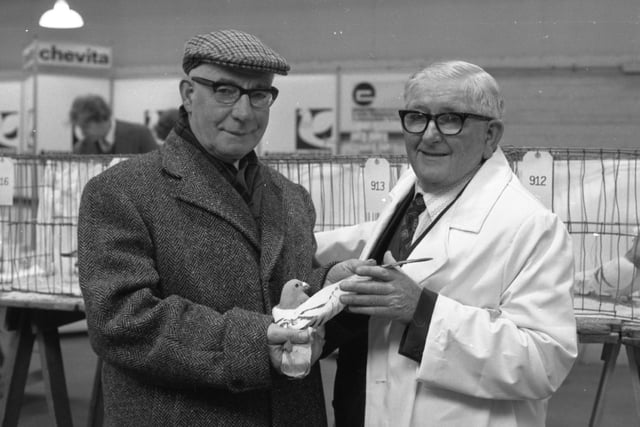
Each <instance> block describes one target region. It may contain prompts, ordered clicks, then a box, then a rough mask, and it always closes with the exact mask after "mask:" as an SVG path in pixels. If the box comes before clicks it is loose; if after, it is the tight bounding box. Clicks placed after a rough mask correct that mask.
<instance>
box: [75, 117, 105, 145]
mask: <svg viewBox="0 0 640 427" xmlns="http://www.w3.org/2000/svg"><path fill="white" fill-rule="evenodd" d="M110 128H111V120H105V121H102V122H96V121H89V122H86V123H83V124H82V125H80V131H81V132H82V136H83V138H85V139H86V140H88V141H97V140H99V139H104V138H105V137H106V136H107V133H109V129H110Z"/></svg>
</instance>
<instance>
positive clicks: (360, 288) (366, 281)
mask: <svg viewBox="0 0 640 427" xmlns="http://www.w3.org/2000/svg"><path fill="white" fill-rule="evenodd" d="M371 268H373V269H376V270H377V271H375V272H374V271H370V273H371V275H370V277H360V278H354V279H348V280H345V281H344V282H342V283H341V284H340V290H342V291H345V292H356V293H360V294H377V295H387V294H389V293H390V292H391V291H392V290H393V288H392V286H391V285H390V284H389V283H388V282H389V281H390V280H391V279H392V276H391V274H389V271H387V270H386V269H384V268H379V267H371ZM378 273H379V275H378ZM373 278H375V279H378V280H382V281H373V280H371V279H373ZM340 301H342V299H340Z"/></svg>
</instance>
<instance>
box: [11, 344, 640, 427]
mask: <svg viewBox="0 0 640 427" xmlns="http://www.w3.org/2000/svg"><path fill="white" fill-rule="evenodd" d="M61 341H62V343H61V346H62V352H63V358H64V359H63V360H64V364H65V374H66V377H67V388H68V392H69V398H70V400H71V411H72V414H73V419H74V425H75V426H85V425H86V424H87V415H88V405H89V398H90V393H91V385H92V381H93V373H94V368H95V363H96V356H95V355H94V354H93V352H92V351H91V349H90V347H89V343H88V339H87V336H86V332H82V331H80V332H78V331H76V332H72V333H67V334H63V335H62V340H61ZM599 347H600V346H599V345H597V344H590V345H588V346H583V351H586V350H589V352H591V353H594V352H595V353H598V352H599ZM619 360H622V359H619ZM39 367H40V360H39V354H38V352H37V347H36V349H35V350H34V355H33V358H32V362H31V367H30V372H31V373H32V377H34V378H36V380H35V381H31V383H30V384H29V385H28V386H27V389H26V393H25V398H24V401H23V404H22V412H21V417H20V424H19V425H20V427H43V426H48V425H52V421H51V418H50V417H49V414H48V412H47V404H46V401H45V398H44V386H43V383H42V381H37V374H38V371H39ZM332 368H333V366H332V362H331V361H330V360H329V361H325V362H323V371H324V372H325V373H326V374H327V377H329V376H330V374H331V372H332V370H333V369H332ZM601 368H602V364H601V363H600V362H599V361H598V360H597V358H595V360H594V358H586V359H585V358H584V357H581V358H580V359H579V360H578V362H577V363H576V364H575V366H574V368H573V370H572V372H571V374H570V375H569V377H568V378H567V379H566V381H565V383H564V384H563V386H562V387H561V388H560V390H559V391H558V392H557V393H556V394H555V395H554V396H553V397H552V399H551V401H550V403H549V413H548V421H547V427H583V426H586V425H588V422H589V416H590V413H591V406H592V404H593V400H594V398H595V392H596V389H597V386H598V381H599V378H600V372H601ZM327 382H328V383H330V379H328V380H327ZM330 388H331V386H329V387H327V389H328V390H327V391H328V392H329V391H330ZM637 425H640V418H638V417H637V416H636V411H635V409H634V403H633V388H632V384H631V381H630V372H629V367H628V366H627V364H626V363H620V362H619V363H618V365H617V366H616V370H615V372H614V374H613V378H612V380H611V382H610V388H609V390H608V392H607V394H606V406H605V411H604V416H603V419H602V427H609V426H614V427H615V426H625V427H627V426H637Z"/></svg>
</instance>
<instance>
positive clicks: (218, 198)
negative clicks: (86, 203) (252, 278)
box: [160, 135, 260, 248]
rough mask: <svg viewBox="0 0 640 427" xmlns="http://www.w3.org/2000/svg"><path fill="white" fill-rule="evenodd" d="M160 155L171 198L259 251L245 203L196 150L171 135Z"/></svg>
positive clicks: (256, 230)
mask: <svg viewBox="0 0 640 427" xmlns="http://www.w3.org/2000/svg"><path fill="white" fill-rule="evenodd" d="M160 155H161V156H162V168H163V171H164V172H165V174H166V175H167V176H168V177H169V178H170V180H171V182H172V184H173V187H172V195H173V196H174V197H176V198H178V199H180V200H183V201H185V202H187V203H190V204H192V205H194V206H198V207H200V208H202V209H204V210H206V211H208V212H210V213H213V214H215V215H217V216H220V217H222V218H223V219H224V220H225V221H227V222H229V223H230V224H231V225H233V226H234V227H235V228H237V229H238V230H239V231H240V232H242V233H243V234H244V235H245V236H246V237H247V238H248V239H249V241H250V242H251V243H252V244H253V245H254V246H256V247H258V248H259V247H260V235H259V231H258V229H257V227H256V224H255V220H254V219H253V217H252V215H251V211H250V210H249V207H248V206H247V204H246V202H245V201H244V200H243V199H242V196H240V194H239V193H238V192H237V191H236V190H235V189H234V188H233V186H231V185H230V184H229V183H228V182H227V180H226V179H225V178H224V177H223V176H222V174H221V173H220V171H219V170H218V169H217V168H216V167H214V166H213V165H212V164H211V162H210V161H209V160H207V159H206V157H205V156H204V155H203V154H202V153H201V152H200V151H199V150H198V149H197V148H196V147H194V146H192V145H191V144H189V143H187V142H186V141H184V140H182V139H180V138H179V137H178V136H175V135H171V136H170V137H169V138H168V139H167V141H166V142H165V144H164V145H163V146H162V148H161V149H160Z"/></svg>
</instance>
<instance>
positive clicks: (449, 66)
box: [404, 60, 504, 119]
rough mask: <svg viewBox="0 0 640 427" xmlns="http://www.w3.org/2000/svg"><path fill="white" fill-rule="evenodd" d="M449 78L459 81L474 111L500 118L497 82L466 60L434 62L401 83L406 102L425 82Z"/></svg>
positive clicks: (500, 98) (500, 104) (500, 99)
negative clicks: (403, 83) (404, 82)
mask: <svg viewBox="0 0 640 427" xmlns="http://www.w3.org/2000/svg"><path fill="white" fill-rule="evenodd" d="M452 80H457V81H460V84H461V90H463V91H464V93H465V96H466V98H467V103H468V105H469V107H470V108H473V109H474V110H475V112H476V113H477V114H482V115H485V116H489V117H494V118H496V119H501V118H502V116H503V114H504V99H503V98H502V95H501V93H500V87H499V86H498V83H497V82H496V80H495V79H494V78H493V77H492V76H491V75H490V74H489V73H487V72H486V71H485V70H483V69H482V68H481V67H479V66H477V65H474V64H471V63H469V62H465V61H457V60H456V61H442V62H434V63H431V64H429V65H427V66H426V67H425V68H423V69H422V70H420V71H418V72H417V73H415V74H414V75H413V76H411V77H410V78H409V80H408V81H407V83H406V84H405V86H404V99H405V102H406V101H407V100H408V99H409V98H410V97H411V95H412V94H413V93H414V92H416V91H417V90H419V89H420V88H422V87H424V86H425V85H428V84H431V83H434V82H443V81H446V82H450V81H452Z"/></svg>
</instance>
